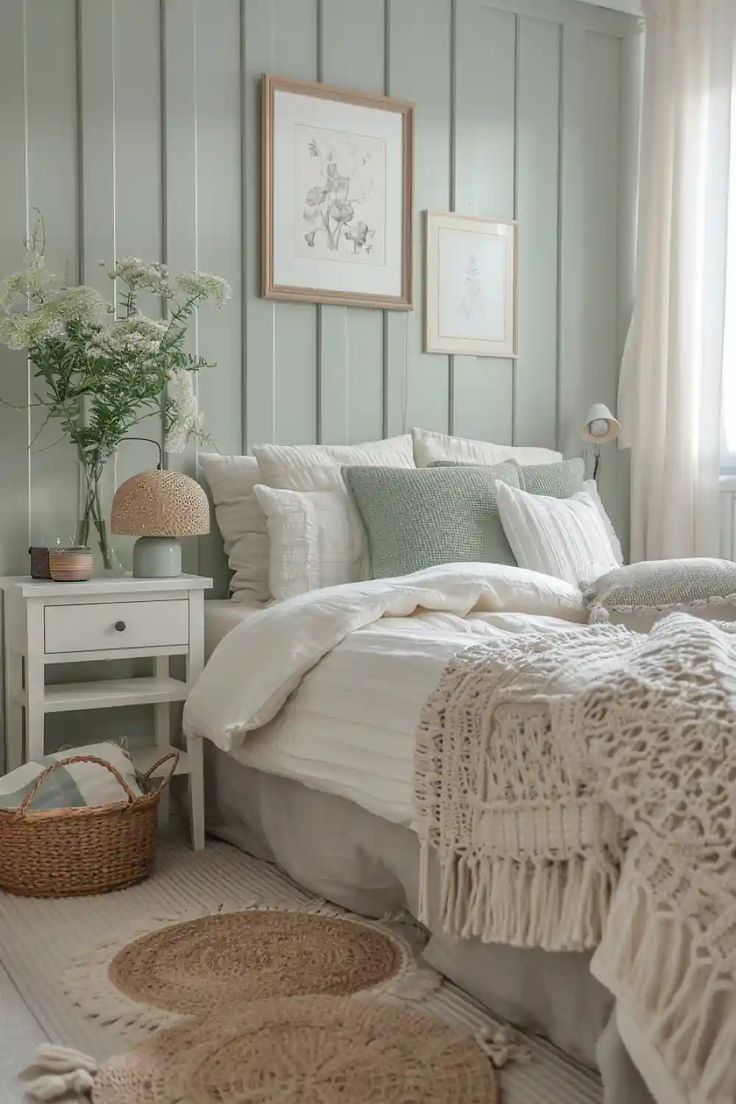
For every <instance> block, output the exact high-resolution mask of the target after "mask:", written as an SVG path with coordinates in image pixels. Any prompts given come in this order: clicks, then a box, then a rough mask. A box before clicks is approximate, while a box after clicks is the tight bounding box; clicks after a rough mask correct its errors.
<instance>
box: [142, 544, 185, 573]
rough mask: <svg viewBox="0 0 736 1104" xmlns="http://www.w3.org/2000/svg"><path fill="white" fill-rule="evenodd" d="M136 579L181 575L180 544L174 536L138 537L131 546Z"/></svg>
mask: <svg viewBox="0 0 736 1104" xmlns="http://www.w3.org/2000/svg"><path fill="white" fill-rule="evenodd" d="M133 574H134V576H135V577H136V579H172V578H175V577H176V576H177V575H181V545H180V544H179V541H178V540H176V538H175V537H139V538H138V540H137V541H136V542H135V545H134V547H133Z"/></svg>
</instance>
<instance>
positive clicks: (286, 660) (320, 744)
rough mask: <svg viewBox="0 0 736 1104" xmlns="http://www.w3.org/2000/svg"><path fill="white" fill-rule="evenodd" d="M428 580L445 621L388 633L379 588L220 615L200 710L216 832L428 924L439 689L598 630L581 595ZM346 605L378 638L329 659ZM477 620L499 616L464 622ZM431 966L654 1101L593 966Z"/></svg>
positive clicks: (332, 890)
mask: <svg viewBox="0 0 736 1104" xmlns="http://www.w3.org/2000/svg"><path fill="white" fill-rule="evenodd" d="M429 574H430V576H431V587H430V589H431V590H432V591H434V593H435V601H434V604H435V605H444V606H445V607H446V608H444V609H434V610H428V609H423V608H421V607H416V608H413V609H409V608H406V609H402V608H401V606H402V604H403V605H404V606H405V607H411V606H412V604H413V601H414V600H413V599H411V600H410V601H409V602H408V603H407V602H406V601H405V600H404V599H399V600H398V601H396V602H395V603H394V606H395V608H394V611H393V614H392V615H389V616H384V617H380V619H376V618H375V613H376V609H375V601H374V599H375V598H376V594H377V592H385V591H386V586H385V584H383V583H380V584H377V583H376V582H369V583H365V584H357V585H354V586H343V587H335V588H332V589H327V590H322V591H319V592H312V593H311V594H306V595H302V596H300V597H296V598H294V599H291V600H289V601H287V602H284V603H279V604H277V605H274V606H272V607H271V608H270V609H268V608H267V609H265V610H256V609H253V608H250V607H248V606H246V605H243V604H242V603H233V602H211V603H208V604H207V607H208V609H207V617H206V623H207V642H208V649H209V651H210V654H213V656H214V658H213V661H211V662H210V664H209V665H208V668H207V672H209V679H210V682H209V685H208V683H207V682H206V681H205V680H203V683H202V684H201V686H200V688H198V692H197V694H196V695H195V696H194V698H193V699H190V705H189V706H188V714H187V719H188V724H189V726H190V728H191V729H192V730H197V731H202V732H203V734H204V735H206V736H207V737H208V740H207V761H208V770H207V772H206V773H207V786H208V793H207V810H208V828H209V830H210V831H211V832H212V833H213V834H215V835H217V836H219V837H220V838H223V839H225V840H228V841H229V842H231V843H234V844H235V845H237V846H239V847H241V848H243V849H244V850H246V851H248V852H250V853H252V854H255V855H257V856H258V857H261V858H264V859H267V860H270V861H274V862H276V863H277V864H278V865H279V866H280V867H281V868H282V869H284V870H286V871H287V873H289V874H290V875H291V876H292V877H294V878H295V880H296V881H298V882H300V883H301V884H303V885H305V886H306V887H307V888H309V889H310V890H312V891H313V892H315V893H318V894H320V895H323V896H325V897H326V898H328V899H330V900H333V901H335V902H337V903H338V904H341V905H343V906H345V907H348V908H351V909H354V910H356V911H358V912H361V913H363V914H367V915H372V916H380V915H384V914H386V913H387V912H394V911H396V910H397V909H401V908H408V909H409V911H410V912H412V913H413V914H414V915H417V894H418V865H419V859H418V843H417V839H416V836H415V834H414V832H413V831H412V828H411V821H412V813H413V758H414V741H415V730H416V724H417V717H418V715H419V712H420V710H421V708H422V705H423V703H424V701H425V700H426V698H427V697H428V695H429V694H430V693H431V691H432V689H433V686H434V684H435V683H436V681H437V678H438V675H439V672H440V671H441V670H442V669H443V667H444V666H445V665H446V663H447V662H448V660H449V659H450V658H451V657H452V656H453V655H455V654H456V653H458V652H459V651H462V650H463V649H464V648H466V647H467V646H468V645H469V644H470V643H472V642H473V641H474V640H475V639H484V638H488V637H490V636H494V635H497V634H499V633H501V634H519V633H524V632H527V631H529V630H530V629H536V630H546V631H549V632H554V631H555V630H556V629H559V628H560V626H565V628H569V627H570V625H571V624H575V623H578V622H581V621H583V620H584V616H585V614H584V610H583V608H582V605H581V599H580V595H579V593H577V592H576V590H575V588H573V587H570V586H569V585H567V584H564V583H559V585H556V584H554V583H552V582H551V581H550V582H549V583H546V584H544V585H542V586H541V587H540V586H539V583H538V579H534V578H533V577H532V576H533V573H525V572H523V571H521V570H520V569H513V568H497V567H495V566H494V567H489V566H488V565H482V566H481V565H466V566H464V567H463V568H453V569H446V570H445V571H443V572H434V573H432V572H430V573H429ZM530 580H531V581H530ZM468 586H469V587H470V591H472V592H473V593H472V597H470V598H467V597H463V598H461V599H460V601H459V604H458V601H457V600H456V598H453V595H455V596H457V594H458V593H460V592H461V591H462V590H463V588H465V589H466V591H467V588H468ZM399 589H400V588H399ZM468 593H469V592H468ZM448 595H449V598H448V597H447V596H448ZM484 595H485V597H484ZM443 596H444V597H443ZM346 601H347V603H348V605H350V604H351V603H352V604H353V605H355V604H357V605H362V606H363V607H365V606H366V605H367V606H368V607H369V608H370V609H369V613H368V614H366V615H365V616H364V617H362V618H358V620H365V621H366V622H367V623H366V624H364V625H362V626H360V627H356V628H355V629H354V630H353V631H350V632H347V633H345V634H343V633H342V632H341V631H335V630H334V624H333V628H332V630H329V629H328V630H327V631H325V627H324V625H321V626H320V632H319V633H318V635H319V636H320V642H319V643H317V642H315V641H314V639H313V636H314V634H313V633H312V631H311V630H310V629H309V627H308V625H309V623H310V622H313V621H314V619H315V617H316V618H317V620H320V619H321V618H324V617H326V618H327V619H328V620H329V619H330V618H331V617H332V618H334V616H335V607H336V606H337V607H338V608H339V607H340V605H341V603H342V604H343V606H344V604H345V602H346ZM427 601H428V603H429V604H432V599H427ZM468 603H469V604H470V606H471V607H472V606H478V605H480V606H481V607H482V606H483V605H485V606H486V607H488V608H486V609H482V608H481V609H480V610H476V611H475V612H473V613H472V614H471V615H470V616H465V613H466V611H465V610H464V608H463V607H464V606H465V605H468ZM453 607H454V608H453ZM535 610H537V611H538V612H534V611H535ZM402 614H403V615H402ZM341 620H343V622H344V618H342V614H341ZM349 620H350V619H349ZM352 623H354V624H355V623H356V620H355V617H353V618H352ZM233 630H235V631H233ZM337 637H339V639H336V638H337ZM325 638H328V639H329V641H330V642H333V641H334V647H325V645H324V643H323V642H322V641H323V639H325ZM307 640H310V641H312V644H311V648H310V647H307V649H306V653H305V648H304V642H305V641H307ZM290 641H292V642H294V641H296V642H299V643H298V645H297V646H296V647H294V648H291V647H290V644H289V642H290ZM295 653H296V654H295ZM256 656H257V657H258V658H257V660H256V658H255V657H256ZM237 672H239V674H237V677H236V673H237ZM302 672H303V673H302ZM235 681H237V684H238V692H237V693H236V694H235V696H234V694H233V688H234V684H235ZM235 698H237V701H236V700H235ZM264 699H268V704H267V709H266V711H265V712H264V710H263V706H264ZM271 714H273V715H272V716H271V719H267V717H268V716H269V715H271ZM260 720H263V722H264V723H262V724H261V723H259V722H260ZM244 721H246V724H245V726H244V727H248V726H250V725H251V724H252V725H253V727H252V729H251V731H249V733H248V736H247V739H240V738H237V739H236V738H232V739H231V738H229V737H227V736H225V735H224V734H225V733H227V732H228V730H229V731H231V732H232V731H233V729H234V727H239V726H243V722H244ZM218 744H219V745H220V746H219V747H218V746H217V745H218ZM426 957H427V959H428V960H429V962H430V963H431V964H432V965H433V966H435V967H436V968H437V969H438V970H439V971H440V972H442V973H443V974H445V975H446V976H448V977H450V978H451V979H452V980H453V981H455V982H456V983H457V984H458V985H460V986H461V987H462V988H463V989H465V990H466V991H468V992H470V993H471V994H473V995H474V996H476V997H477V998H478V999H480V1000H481V1001H483V1003H485V1004H486V1005H487V1006H488V1007H489V1008H491V1009H493V1010H494V1011H495V1012H497V1013H498V1014H499V1015H501V1016H504V1017H506V1018H507V1019H509V1020H510V1021H512V1022H514V1023H517V1024H519V1025H520V1026H522V1027H524V1028H526V1029H529V1030H533V1031H537V1032H539V1033H541V1034H543V1035H545V1036H547V1037H548V1038H549V1039H551V1041H553V1042H554V1043H556V1044H557V1045H558V1046H560V1047H561V1048H562V1049H563V1050H565V1051H566V1052H567V1053H569V1054H570V1055H572V1056H573V1057H575V1058H576V1059H578V1060H580V1061H582V1062H584V1063H586V1064H588V1065H591V1066H594V1067H597V1068H598V1069H599V1070H600V1071H601V1073H602V1076H603V1081H604V1100H605V1102H606V1104H640V1102H641V1104H645V1102H650V1101H651V1099H652V1098H651V1096H650V1094H649V1093H648V1091H647V1089H646V1087H645V1085H644V1083H643V1081H642V1080H641V1078H640V1076H639V1074H638V1072H637V1070H636V1068H635V1067H634V1065H633V1064H632V1062H631V1060H630V1058H629V1056H628V1053H627V1051H626V1049H625V1047H624V1046H623V1044H622V1042H621V1038H620V1034H619V1031H618V1028H617V1023H616V1010H615V1007H614V1001H613V998H612V997H611V995H610V994H609V993H608V992H607V991H606V990H605V989H604V988H603V987H602V986H601V985H600V984H599V982H597V981H596V980H595V978H594V977H593V976H592V975H591V974H590V972H589V959H590V956H589V954H586V953H574V952H561V953H557V952H546V951H542V950H537V949H515V948H511V947H505V946H502V945H498V944H483V943H481V942H480V941H479V940H475V939H473V940H457V939H453V938H451V937H449V936H447V935H445V934H443V933H442V931H441V930H439V928H437V929H435V930H434V931H433V933H432V936H431V938H430V941H429V943H428V946H427V949H426Z"/></svg>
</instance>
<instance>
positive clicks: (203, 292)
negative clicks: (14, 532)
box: [0, 217, 231, 570]
mask: <svg viewBox="0 0 736 1104" xmlns="http://www.w3.org/2000/svg"><path fill="white" fill-rule="evenodd" d="M25 245H26V263H25V267H24V268H23V270H22V271H20V272H16V273H14V274H13V275H11V276H9V277H7V279H5V280H4V281H3V283H2V284H0V341H2V342H3V343H4V344H5V345H7V346H8V347H9V348H11V349H27V350H28V356H29V358H30V360H31V362H32V363H33V366H34V369H35V371H34V378H35V379H36V380H37V381H38V385H37V388H36V390H35V392H34V395H33V403H32V405H34V406H37V407H41V408H43V409H44V410H45V417H44V420H43V423H42V425H41V428H40V429H39V433H40V432H41V430H42V429H43V428H44V427H45V426H46V425H47V424H48V423H49V422H50V421H52V420H53V421H56V422H58V423H59V425H60V428H61V430H62V433H63V435H64V436H65V437H67V438H68V440H69V441H70V442H71V443H72V445H73V446H74V447H75V449H76V452H77V456H78V458H79V462H80V465H81V470H82V473H83V477H84V493H83V502H82V505H81V509H80V517H79V523H78V526H77V532H76V542H77V544H80V545H85V544H87V543H88V541H89V535H90V527H91V526H92V525H94V528H95V530H96V532H97V542H98V545H99V549H100V553H101V555H102V561H103V564H104V566H105V568H106V569H108V570H109V569H110V568H111V567H112V566H113V558H112V550H111V548H110V545H109V542H108V535H107V522H106V518H105V515H104V510H103V507H102V502H101V490H100V480H101V477H102V473H103V469H104V467H105V464H106V463H107V461H108V460H109V459H110V457H111V456H112V455H113V453H114V452H115V450H116V449H117V447H118V446H119V444H120V442H121V441H122V440H123V439H124V438H125V437H126V436H127V435H128V434H129V433H130V431H131V429H133V427H134V426H135V425H136V424H137V423H138V422H140V421H141V419H142V418H144V417H146V416H147V415H150V414H152V413H156V414H160V415H161V417H162V420H163V428H164V434H165V445H166V448H167V450H168V451H169V452H182V451H183V450H184V448H185V447H186V445H187V443H188V442H189V441H190V440H192V439H193V438H195V439H200V440H201V439H202V437H203V430H202V416H201V414H200V413H199V411H198V407H197V399H196V394H195V391H194V386H193V376H194V373H195V372H197V371H199V369H200V368H204V367H212V365H211V364H209V363H208V362H207V361H206V360H205V359H204V358H203V357H201V356H192V355H191V354H190V353H187V352H186V351H185V349H184V340H185V337H186V332H187V325H188V322H189V319H190V318H191V316H192V314H193V312H194V311H195V310H196V308H198V307H200V306H202V305H203V304H205V303H207V302H211V303H213V304H214V305H215V306H216V307H222V306H224V304H225V302H226V301H227V300H228V299H229V298H230V296H231V290H230V287H229V285H228V284H227V283H226V282H225V280H223V279H221V278H220V277H219V276H213V275H210V274H209V273H205V272H185V273H182V274H181V275H180V276H178V277H173V276H172V275H171V274H170V273H169V270H168V268H167V267H166V265H164V264H159V263H158V262H154V263H146V262H144V261H142V260H140V259H139V258H137V257H125V258H123V259H122V260H118V261H117V262H116V263H115V266H114V267H113V268H112V270H110V271H108V273H107V275H108V276H109V277H110V279H111V280H112V281H113V285H112V286H113V301H112V302H108V301H106V300H105V299H104V298H103V297H102V296H101V295H100V294H99V293H98V292H97V291H95V289H94V288H91V287H86V286H81V287H64V286H58V285H57V283H56V278H55V276H54V274H53V273H52V272H50V271H49V269H48V268H47V266H46V259H45V252H46V236H45V229H44V225H43V220H42V219H41V218H40V217H39V220H38V223H37V224H36V227H35V228H34V231H33V233H32V235H31V237H30V238H29V239H28V240H27V241H26V243H25ZM142 291H147V292H153V293H154V294H155V295H156V296H160V298H161V300H162V302H163V305H164V310H163V313H164V315H165V319H164V320H163V321H160V320H157V319H153V318H148V317H146V315H145V314H143V313H142V312H141V310H140V309H139V305H138V297H139V294H140V292H142ZM116 292H117V295H116ZM6 405H7V404H6ZM36 437H38V434H37V435H36ZM34 440H35V439H34Z"/></svg>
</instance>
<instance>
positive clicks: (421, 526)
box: [343, 463, 519, 579]
mask: <svg viewBox="0 0 736 1104" xmlns="http://www.w3.org/2000/svg"><path fill="white" fill-rule="evenodd" d="M518 473H519V468H518V467H517V465H516V464H510V463H504V464H496V465H494V466H492V467H447V468H444V467H443V468H416V469H409V468H406V469H402V468H374V467H354V468H343V475H344V477H345V482H346V484H347V486H348V489H349V491H350V493H351V495H352V497H353V500H354V502H355V504H356V506H357V508H358V510H359V512H360V515H361V517H362V519H363V523H364V525H365V528H366V532H367V534H368V545H369V548H370V554H371V575H372V577H373V578H374V579H383V578H387V577H390V576H395V575H409V574H411V572H413V571H421V570H422V568H425V567H434V566H435V565H437V564H445V563H460V562H486V563H502V564H515V563H516V560H515V559H514V555H513V552H512V551H511V548H510V546H509V542H508V541H507V540H506V535H505V533H504V531H503V526H502V525H501V518H500V516H499V513H498V506H497V504H496V494H495V482H496V480H497V479H500V480H502V481H503V482H504V483H509V484H510V485H511V486H512V487H518V486H519V475H518Z"/></svg>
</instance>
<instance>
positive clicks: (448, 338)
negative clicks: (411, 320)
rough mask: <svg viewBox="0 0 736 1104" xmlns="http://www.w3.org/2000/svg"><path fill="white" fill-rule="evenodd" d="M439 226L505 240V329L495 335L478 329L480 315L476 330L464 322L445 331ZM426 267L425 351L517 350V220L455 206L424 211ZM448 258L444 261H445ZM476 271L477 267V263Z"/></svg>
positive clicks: (510, 353) (503, 353) (496, 353)
mask: <svg viewBox="0 0 736 1104" xmlns="http://www.w3.org/2000/svg"><path fill="white" fill-rule="evenodd" d="M440 230H447V231H456V232H458V233H459V234H462V233H465V234H466V235H467V233H468V232H470V233H476V234H479V235H483V236H488V237H495V238H503V239H504V240H505V242H506V243H509V242H510V248H509V247H508V245H507V248H506V249H505V252H504V255H503V277H502V279H503V295H504V299H503V316H504V333H503V337H502V338H500V339H491V338H489V337H487V336H483V334H482V320H481V321H480V322H479V330H478V333H477V334H475V335H474V334H473V333H472V324H471V323H467V324H466V325H467V331H468V332H466V334H465V335H462V336H461V335H459V334H457V333H451V332H449V330H448V328H447V326H446V324H445V325H443V321H442V314H443V311H444V312H445V314H447V312H448V311H449V307H448V299H451V298H452V295H451V294H450V295H449V296H448V294H447V289H444V291H443V273H442V271H441V267H440V266H441V258H440V248H439V232H440ZM425 241H426V253H425V256H426V271H425V318H424V326H425V331H424V340H425V350H426V351H427V352H428V353H446V354H447V353H449V354H456V355H466V356H487V357H503V358H514V357H516V356H517V355H518V333H517V330H518V325H517V317H518V274H517V269H518V252H519V249H518V224H517V222H516V221H515V220H514V219H502V218H480V217H478V216H475V215H460V214H456V213H455V212H445V213H441V212H438V211H427V212H426V222H425ZM446 263H449V261H446ZM475 271H476V274H477V273H478V269H477V266H476V270H475Z"/></svg>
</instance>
